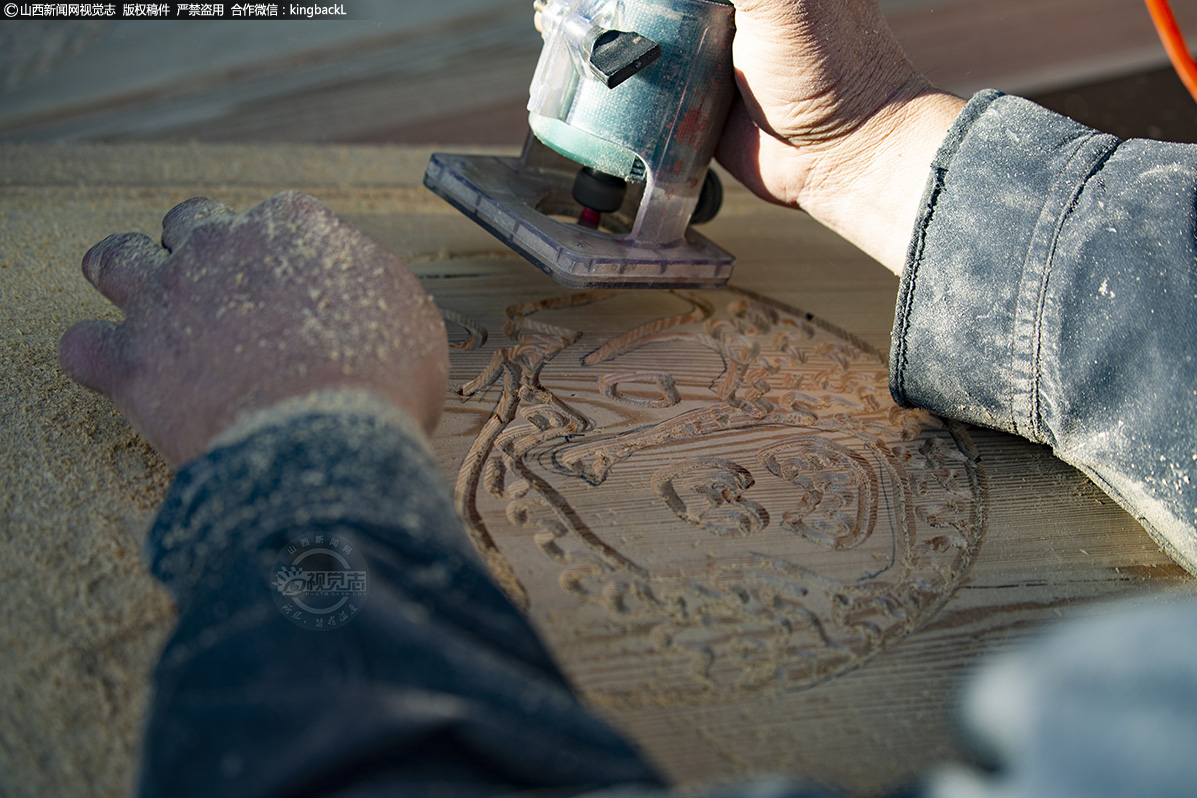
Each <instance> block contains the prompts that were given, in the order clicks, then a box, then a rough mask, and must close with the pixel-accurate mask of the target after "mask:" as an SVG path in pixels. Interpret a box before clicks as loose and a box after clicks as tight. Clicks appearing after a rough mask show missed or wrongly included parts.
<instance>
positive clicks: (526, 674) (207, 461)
mask: <svg viewBox="0 0 1197 798" xmlns="http://www.w3.org/2000/svg"><path fill="white" fill-rule="evenodd" d="M384 404H385V403H382V402H381V401H377V400H371V399H369V398H365V397H356V398H353V397H350V398H349V399H348V400H347V399H346V397H345V396H344V395H342V396H338V397H331V398H327V401H325V402H323V403H322V402H320V401H316V402H313V403H308V404H305V403H303V402H300V403H297V404H296V405H295V406H293V407H289V408H283V409H278V408H276V409H275V410H274V411H272V412H271V413H267V414H265V415H264V416H261V417H259V418H258V419H256V420H255V422H254V423H253V424H251V425H250V426H251V429H249V430H247V431H246V430H243V431H241V432H240V433H239V434H237V435H233V436H231V437H232V439H231V440H225V441H223V442H221V443H220V444H219V445H217V446H216V447H214V448H213V449H212V450H211V451H210V452H208V453H207V454H206V455H204V456H203V457H201V458H199V459H197V460H195V461H193V462H191V463H190V464H188V465H187V466H185V467H184V468H183V469H182V470H181V471H180V472H179V474H178V475H177V478H176V480H175V482H174V484H173V485H172V487H171V488H170V490H169V493H168V495H167V497H166V500H165V503H164V505H163V507H162V508H161V511H160V514H159V516H158V519H157V521H156V523H155V525H154V527H153V529H152V530H151V533H150V536H149V539H148V541H147V558H148V560H149V562H150V565H151V569H152V571H153V573H154V574H155V575H156V576H157V577H158V578H159V579H160V580H161V581H162V582H163V583H164V584H165V585H166V586H167V588H168V589H169V590H170V591H171V592H172V593H173V595H174V597H175V599H176V601H177V605H178V622H177V627H176V629H175V630H174V633H173V635H172V637H171V638H170V640H169V642H168V644H167V645H166V648H165V650H164V652H163V654H162V657H161V660H160V662H159V664H158V666H157V669H156V671H155V673H154V678H153V696H152V704H151V708H150V712H149V717H148V719H147V727H146V732H145V738H144V750H143V752H142V768H141V780H140V793H141V794H142V795H146V796H150V795H162V796H188V795H205V796H210V795H334V794H335V795H374V794H379V795H381V794H386V795H424V794H433V793H435V794H437V795H446V796H454V795H482V794H495V793H515V792H519V791H523V790H532V791H537V790H546V791H553V790H561V791H565V792H571V793H572V792H578V791H581V790H585V789H594V788H599V787H604V786H611V785H631V786H639V787H642V788H644V789H652V788H654V787H658V786H660V783H661V782H660V781H659V779H658V777H657V776H656V774H655V773H654V771H653V769H652V768H651V767H650V766H649V765H647V764H646V763H645V761H644V760H643V759H642V758H641V757H640V756H639V754H638V753H637V752H636V751H635V750H633V749H632V747H631V746H629V745H628V744H627V743H626V742H624V740H622V739H621V738H620V737H619V736H617V735H616V734H615V733H614V732H613V731H612V730H610V729H609V728H608V727H607V726H606V725H604V724H603V723H602V722H601V721H599V720H598V719H597V718H596V717H595V716H593V715H592V714H590V713H589V712H588V711H587V710H586V709H584V708H583V707H582V705H581V704H580V703H579V701H578V700H577V698H576V697H575V696H574V694H573V693H572V692H571V690H570V688H569V686H568V685H567V684H566V682H565V680H564V679H563V677H562V676H561V674H560V672H559V671H558V669H557V668H556V667H555V665H554V663H553V662H552V660H551V659H550V657H549V655H548V654H547V653H546V651H545V649H544V648H543V646H542V645H541V643H540V641H539V640H538V639H537V637H536V635H535V634H534V632H533V631H532V629H531V628H530V627H529V625H528V624H527V623H526V621H525V619H524V618H523V617H522V616H521V615H520V614H519V613H518V612H517V611H516V610H515V608H514V607H513V606H512V605H511V604H510V603H509V602H508V601H507V599H506V597H505V596H503V595H502V594H501V593H500V592H499V591H498V590H497V589H496V587H495V586H494V585H493V584H492V583H491V581H490V580H489V579H488V577H487V574H486V572H485V570H484V568H483V567H482V565H481V564H480V562H479V561H478V560H477V559H476V557H475V555H474V553H473V551H472V548H471V546H470V544H469V542H468V539H467V538H466V535H465V533H464V531H463V530H462V527H461V524H460V521H459V520H458V516H457V514H456V513H455V511H454V508H453V504H452V501H451V497H450V496H449V494H448V492H447V489H446V487H445V485H444V484H443V482H442V480H441V479H440V476H439V473H438V470H437V468H436V465H435V463H434V461H433V458H432V457H431V456H430V454H429V452H428V450H427V448H426V444H425V443H423V442H422V435H421V434H420V433H419V431H418V430H417V429H416V428H415V427H414V426H413V425H412V423H411V422H410V421H409V420H407V419H406V417H403V416H402V414H400V413H398V411H396V410H394V409H393V408H389V409H386V408H381V409H380V406H382V405H384ZM346 405H349V407H348V409H347V408H346ZM388 407H389V406H388ZM317 549H321V550H332V551H334V552H335V553H336V555H337V556H339V557H341V560H337V559H335V558H333V559H329V558H328V557H326V556H324V555H321V557H323V558H324V559H323V562H324V565H323V566H318V567H317V566H315V565H314V563H315V562H316V561H317V559H318V558H317V557H316V556H315V555H314V554H313V553H314V552H315V551H316V550H317ZM309 555H312V556H309ZM341 561H343V564H344V565H345V567H346V568H347V569H349V570H350V571H351V573H352V574H353V575H354V576H355V578H357V579H358V580H359V583H358V584H356V585H355V586H354V587H356V588H358V589H356V590H352V591H348V592H345V593H344V595H343V596H341V598H345V599H346V601H345V603H344V604H342V605H341V606H338V607H335V611H332V612H329V608H330V607H334V606H335V605H336V604H337V602H339V601H340V599H339V598H338V595H340V594H338V592H337V591H338V590H342V589H344V588H345V587H346V583H345V582H344V577H342V576H337V575H336V573H335V572H337V571H338V570H340V565H338V564H337V563H338V562H341ZM330 563H331V565H330ZM280 572H282V576H283V578H282V579H280ZM312 574H324V576H321V579H322V580H323V581H322V582H321V583H319V584H317V583H312V582H308V583H307V584H306V587H305V586H304V584H305V583H304V582H303V579H305V578H308V579H311V578H312ZM330 574H331V576H330ZM305 575H306V576H305ZM288 579H289V580H291V581H292V582H293V584H292V589H290V590H281V588H283V587H285V585H286V582H287V581H288ZM294 580H299V581H297V582H296V581H294ZM363 587H364V591H363V590H361V589H360V588H363ZM309 591H310V592H309ZM317 621H319V625H317ZM553 794H558V793H556V792H554V793H553Z"/></svg>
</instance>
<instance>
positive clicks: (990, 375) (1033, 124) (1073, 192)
mask: <svg viewBox="0 0 1197 798" xmlns="http://www.w3.org/2000/svg"><path fill="white" fill-rule="evenodd" d="M1195 203H1197V147H1195V146H1191V145H1181V144H1166V143H1161V142H1154V141H1120V140H1119V139H1117V138H1115V137H1113V136H1109V135H1105V134H1101V133H1098V132H1096V131H1094V130H1091V129H1089V128H1086V127H1084V126H1082V125H1080V124H1077V123H1076V122H1074V121H1072V120H1070V119H1067V118H1065V117H1062V116H1058V115H1056V114H1053V113H1051V112H1049V111H1047V110H1045V109H1043V108H1040V107H1039V106H1036V105H1034V104H1033V103H1030V102H1028V101H1026V100H1023V99H1019V98H1016V97H1009V96H1005V95H1002V94H1000V93H998V92H992V91H990V92H982V93H980V94H978V95H977V96H976V97H974V98H973V99H972V101H971V102H970V103H969V105H968V106H967V107H966V108H965V110H964V112H963V114H962V115H961V117H960V118H959V120H958V121H957V122H956V124H955V126H954V127H953V128H952V130H951V132H950V133H949V135H948V138H947V140H946V141H945V143H944V145H943V147H942V148H941V150H940V152H939V154H938V156H937V157H936V160H935V163H934V164H933V167H932V174H931V178H930V181H929V184H928V187H927V191H926V194H925V201H924V204H923V210H922V214H921V216H920V218H919V221H918V225H917V228H916V231H915V235H914V238H913V240H912V243H911V248H910V254H909V257H908V261H907V266H906V269H905V271H904V273H903V276H902V282H901V288H900V292H899V297H898V308H897V313H896V314H895V320H894V333H893V345H892V348H891V354H890V385H891V390H892V392H893V395H894V398H895V400H896V401H897V402H899V403H900V404H907V405H916V406H919V407H923V408H926V409H928V410H931V411H932V412H934V413H937V414H940V415H943V416H950V417H952V418H957V419H961V420H964V421H968V422H971V423H973V424H979V425H983V426H987V427H994V428H997V429H1001V430H1005V431H1008V432H1012V433H1015V434H1017V435H1022V436H1025V437H1027V438H1029V439H1031V440H1032V441H1036V442H1040V443H1045V444H1048V445H1050V446H1051V447H1052V449H1053V450H1054V451H1055V453H1056V454H1057V455H1058V456H1059V457H1060V458H1061V459H1063V460H1065V461H1067V462H1069V463H1071V464H1073V465H1075V466H1077V467H1078V468H1080V469H1081V470H1083V471H1084V472H1085V473H1087V474H1088V475H1089V476H1090V477H1091V478H1092V479H1093V480H1094V481H1095V482H1096V484H1097V485H1098V486H1100V487H1101V488H1102V489H1103V490H1105V491H1106V492H1107V493H1108V494H1109V495H1110V496H1112V497H1113V498H1114V499H1115V500H1116V501H1118V502H1119V503H1120V504H1121V505H1122V506H1123V507H1125V508H1126V509H1127V510H1128V511H1129V512H1131V513H1132V514H1133V515H1134V516H1135V517H1136V518H1138V519H1139V520H1140V522H1141V523H1142V524H1143V525H1144V526H1145V527H1146V528H1147V529H1148V531H1149V532H1151V534H1152V535H1153V536H1154V537H1155V539H1156V540H1157V542H1159V544H1160V545H1161V546H1162V547H1163V548H1164V549H1165V551H1167V552H1168V554H1169V555H1170V556H1172V557H1173V558H1174V559H1176V560H1177V561H1179V562H1180V563H1181V564H1183V565H1184V566H1185V567H1186V568H1188V569H1189V570H1190V571H1194V572H1197V531H1195V530H1197V358H1195V354H1197V353H1195V351H1194V350H1195V346H1194V345H1195V344H1197V236H1195V227H1194V223H1195V219H1197V213H1195Z"/></svg>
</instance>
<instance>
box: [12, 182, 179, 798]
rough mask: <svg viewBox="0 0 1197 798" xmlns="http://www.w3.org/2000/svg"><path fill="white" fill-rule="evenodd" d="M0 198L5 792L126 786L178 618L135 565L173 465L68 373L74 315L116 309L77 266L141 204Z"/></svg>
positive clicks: (137, 221) (142, 223)
mask: <svg viewBox="0 0 1197 798" xmlns="http://www.w3.org/2000/svg"><path fill="white" fill-rule="evenodd" d="M25 200H26V198H25V197H22V196H19V195H18V196H16V197H14V196H13V194H12V193H9V192H6V193H5V194H4V196H3V197H0V296H3V297H5V299H4V302H3V303H2V304H0V367H2V368H3V373H4V379H3V380H0V408H2V410H0V418H2V419H3V420H2V422H0V424H2V425H3V436H4V441H5V445H4V447H3V448H2V449H0V470H2V472H3V474H4V482H5V486H6V487H5V490H4V492H3V496H2V497H0V545H2V546H3V551H4V556H3V557H2V558H0V579H2V580H3V582H4V585H5V588H6V596H5V599H6V600H5V601H4V602H0V774H2V775H0V793H3V794H5V795H12V796H17V795H71V794H95V795H118V794H127V792H128V791H129V787H130V784H131V780H132V777H133V763H134V762H135V759H136V747H137V741H138V738H139V732H140V725H141V716H142V712H143V709H144V707H145V702H146V691H145V685H146V683H147V675H148V672H149V668H150V667H151V666H152V663H153V662H154V660H155V658H156V654H157V650H158V649H159V647H160V646H161V644H162V641H163V636H164V634H165V633H166V630H167V628H168V626H169V623H170V620H171V617H172V607H171V603H170V600H169V598H168V597H167V596H166V594H165V592H164V591H163V590H161V589H160V588H159V587H158V586H157V585H156V584H155V583H154V582H153V581H152V580H151V579H150V577H149V576H148V574H146V572H145V571H144V569H143V568H142V566H141V563H140V560H139V552H140V546H141V539H142V536H143V533H144V530H145V528H146V526H147V525H148V523H149V521H150V519H151V517H152V514H153V512H154V510H155V508H156V506H157V504H158V501H159V500H160V498H161V496H162V494H163V492H164V490H165V488H166V485H167V484H168V481H169V476H170V475H169V471H168V470H167V469H166V467H165V465H164V464H163V463H162V462H161V461H160V460H159V459H158V457H157V455H155V454H154V452H153V451H152V450H151V449H149V447H148V446H146V445H145V444H144V443H143V442H142V441H140V440H139V439H138V438H137V437H136V435H135V434H134V433H133V432H132V431H131V430H130V429H129V427H128V425H127V424H126V423H125V422H124V420H123V419H122V418H121V417H120V415H119V414H118V413H117V412H116V410H115V409H114V408H113V407H112V405H111V404H110V403H109V402H108V401H107V400H106V399H104V398H102V397H100V396H98V395H95V394H92V393H90V392H88V391H86V390H84V389H83V388H80V387H79V386H77V385H75V384H74V383H72V382H71V381H70V380H68V379H67V378H66V377H65V376H63V375H62V373H61V372H60V371H59V370H58V366H57V360H56V347H57V342H58V338H59V336H60V335H61V334H62V332H63V331H64V330H65V329H66V328H67V327H68V326H69V325H70V324H71V323H72V322H74V321H77V320H80V319H84V318H89V317H104V318H110V319H115V318H118V316H117V314H115V313H114V311H113V309H112V308H111V307H110V306H108V305H107V303H106V302H104V300H103V299H102V298H101V297H99V295H98V294H96V293H95V292H94V291H93V290H92V289H91V287H90V286H89V285H88V284H87V283H86V282H85V281H84V280H83V279H82V276H81V275H80V273H79V258H80V257H81V255H82V253H83V252H84V251H85V250H86V249H87V247H88V246H90V245H91V244H92V243H94V242H95V241H97V240H99V239H100V238H103V236H104V235H106V234H107V233H109V232H112V231H113V230H117V229H127V228H130V229H135V228H141V229H145V228H146V221H147V220H146V219H145V218H144V214H142V213H141V212H140V209H139V207H137V206H138V205H140V203H128V202H122V201H120V200H119V199H117V198H110V199H109V200H108V201H103V202H100V203H98V204H93V203H79V202H77V201H71V200H68V199H66V198H65V197H62V198H57V199H53V200H51V199H50V198H43V200H42V201H41V202H38V203H36V204H35V203H28V202H27V201H25Z"/></svg>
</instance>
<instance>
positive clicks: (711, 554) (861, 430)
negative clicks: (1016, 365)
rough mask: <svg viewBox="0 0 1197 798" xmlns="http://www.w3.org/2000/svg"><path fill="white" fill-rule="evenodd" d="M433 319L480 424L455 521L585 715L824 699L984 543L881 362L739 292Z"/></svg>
mask: <svg viewBox="0 0 1197 798" xmlns="http://www.w3.org/2000/svg"><path fill="white" fill-rule="evenodd" d="M441 304H442V306H443V307H445V308H446V319H447V321H448V322H449V327H450V335H451V338H452V340H453V341H454V355H453V361H454V362H453V365H454V377H455V379H457V380H458V382H457V383H456V384H455V389H456V392H457V393H458V394H459V395H460V396H461V402H462V403H464V404H463V406H464V407H469V408H471V411H472V412H474V413H478V419H479V421H480V423H479V424H478V428H477V434H476V436H475V437H474V440H473V442H472V444H471V445H470V447H469V450H468V452H467V453H466V455H465V457H464V459H463V460H462V462H461V465H460V470H459V472H458V478H457V484H456V500H457V504H458V509H459V511H460V512H461V514H462V516H463V518H464V519H466V522H467V525H468V528H469V531H470V534H471V535H472V537H473V539H474V542H475V543H476V545H477V547H478V549H479V551H480V552H482V553H483V555H484V556H485V557H486V559H487V561H488V563H489V565H490V566H491V569H492V571H493V572H494V573H495V574H496V576H497V577H498V578H499V580H500V582H501V583H502V585H503V586H504V587H505V588H506V590H507V592H508V593H509V594H510V595H511V596H512V597H513V598H514V599H515V600H516V601H517V602H518V603H519V604H520V605H521V606H523V607H524V608H525V609H526V610H527V611H528V612H529V613H530V614H531V616H532V617H533V618H534V619H535V620H537V621H538V623H539V625H540V627H541V629H542V631H544V633H545V634H546V635H547V636H548V637H549V638H550V643H551V645H552V646H553V648H554V650H556V651H557V652H558V654H559V656H561V658H562V659H563V662H564V665H565V666H566V668H567V670H569V671H570V672H571V673H572V674H573V675H574V677H575V679H577V680H578V681H579V682H580V683H581V684H582V686H583V688H584V689H585V690H586V692H587V694H588V696H589V698H590V699H591V700H592V701H596V702H599V703H603V704H608V705H612V704H614V705H631V706H634V705H644V704H653V705H660V704H663V703H664V704H673V703H679V702H680V703H689V702H698V701H709V700H710V699H711V697H712V696H713V695H718V696H720V697H724V698H726V697H731V696H735V695H739V694H759V693H761V692H762V691H764V692H773V691H782V692H787V691H795V690H801V689H803V688H807V687H810V686H812V685H815V684H818V683H820V682H821V681H824V680H826V679H829V678H833V677H835V676H837V675H839V674H842V673H844V672H846V671H849V670H852V669H854V668H857V667H858V666H860V665H861V663H863V662H865V661H866V660H867V659H869V658H870V657H871V656H873V655H874V654H875V653H877V652H878V651H880V650H881V649H883V648H884V647H886V646H888V645H890V644H892V643H893V642H895V641H897V640H900V639H901V638H902V637H904V636H905V635H906V634H908V633H909V632H910V631H911V630H912V629H914V628H916V627H918V626H919V625H920V624H921V623H923V622H924V621H925V620H927V618H929V617H930V616H931V615H933V614H934V613H935V611H936V610H937V609H938V608H939V607H940V606H941V605H942V604H943V602H944V600H945V599H946V598H947V597H948V596H949V595H951V593H952V591H953V590H954V589H955V587H956V585H957V584H958V583H959V581H960V579H961V577H962V576H963V575H964V573H965V571H966V570H967V568H968V566H969V563H970V562H971V560H972V558H973V556H974V554H975V552H976V550H977V547H978V546H979V544H980V542H981V537H982V533H983V519H984V512H983V508H984V501H983V492H982V478H981V475H980V473H979V471H978V468H977V466H976V465H975V463H974V460H975V456H974V454H973V453H972V448H971V444H970V442H969V440H968V437H967V435H966V433H964V432H963V431H962V430H961V429H959V428H954V427H949V426H947V425H946V424H945V423H944V422H942V421H941V420H939V419H937V418H934V417H932V416H930V415H929V414H927V413H924V412H922V411H917V410H908V409H902V408H899V407H897V406H896V405H894V403H893V401H892V400H891V399H890V396H889V389H888V383H887V374H886V364H885V363H884V362H883V360H882V359H881V357H880V356H879V355H878V354H877V353H876V352H875V351H872V350H871V349H870V348H869V347H867V346H866V345H865V344H863V343H861V342H859V341H856V340H853V339H852V338H851V337H849V336H848V335H846V334H844V333H842V332H839V331H837V330H835V329H833V328H832V327H830V326H829V325H827V324H825V323H824V322H822V321H821V320H819V319H818V318H816V317H814V316H812V315H810V314H806V313H802V312H800V311H796V310H792V309H788V308H786V307H784V306H782V305H780V304H778V303H775V302H771V301H769V300H767V299H765V298H763V297H759V296H755V295H751V294H748V293H746V292H742V291H737V290H728V291H721V292H712V291H707V292H674V293H672V294H665V293H662V292H640V293H622V292H568V291H565V290H564V289H561V290H560V291H558V292H555V293H551V294H548V295H541V296H538V295H531V296H529V297H528V298H527V301H523V302H516V303H512V304H509V305H507V306H506V307H505V308H503V307H501V306H495V307H493V309H492V310H493V312H494V315H493V316H487V317H484V318H479V317H476V316H474V317H471V316H470V315H469V314H467V313H464V312H462V311H459V310H455V309H454V307H453V305H454V303H453V301H452V299H448V298H442V299H441ZM583 309H584V310H583ZM499 314H501V315H499ZM583 319H584V325H582V324H579V323H578V322H582V321H583ZM482 410H485V413H486V415H485V418H484V419H483V418H482V414H481V412H480V411H482Z"/></svg>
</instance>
